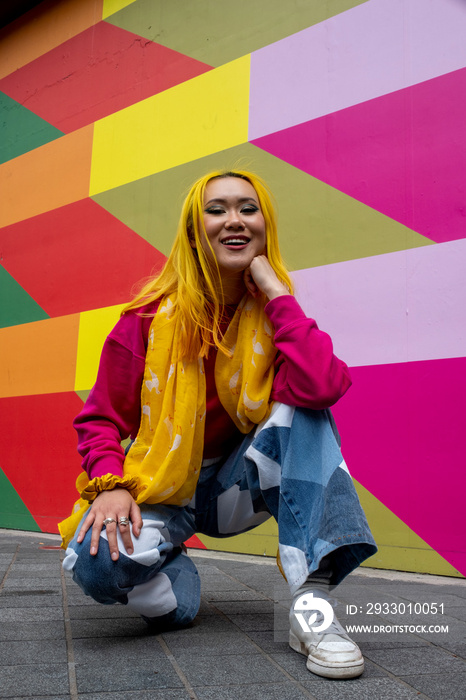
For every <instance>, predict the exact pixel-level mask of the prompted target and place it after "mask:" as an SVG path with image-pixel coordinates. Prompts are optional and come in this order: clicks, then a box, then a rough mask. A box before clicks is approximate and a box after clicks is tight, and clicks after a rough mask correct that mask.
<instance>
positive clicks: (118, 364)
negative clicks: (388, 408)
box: [74, 295, 351, 479]
mask: <svg viewBox="0 0 466 700" xmlns="http://www.w3.org/2000/svg"><path fill="white" fill-rule="evenodd" d="M157 305H158V302H156V303H155V305H153V306H152V307H148V308H150V309H151V310H152V309H153V310H154V311H155V309H156V308H157ZM148 308H146V309H145V311H147V310H148ZM265 310H266V313H267V315H268V317H269V319H270V320H271V322H272V324H273V326H274V329H275V336H274V343H275V346H276V348H277V350H278V351H279V352H278V355H277V358H276V360H275V379H274V383H273V388H272V395H271V398H272V400H274V401H280V402H281V403H285V404H288V405H290V406H301V407H304V408H313V409H323V408H328V407H330V406H332V405H333V404H334V403H336V402H337V401H338V399H340V398H341V397H342V396H343V394H344V393H345V392H346V391H347V389H348V388H349V387H350V386H351V379H350V375H349V370H348V367H347V366H346V364H345V363H344V362H342V361H341V360H339V359H338V358H337V357H336V356H335V355H334V354H333V345H332V341H331V338H330V336H329V335H327V333H324V332H323V331H321V330H319V328H318V327H317V324H316V322H315V321H314V319H312V318H307V317H306V316H305V314H304V312H303V310H302V309H301V307H300V306H299V304H298V302H297V301H296V299H295V297H293V296H288V295H285V296H281V297H277V298H276V299H273V300H272V301H270V302H269V303H268V304H267V305H266V307H265ZM151 322H152V318H151V317H147V316H146V317H142V316H140V315H139V314H138V312H137V311H136V312H131V313H128V314H126V315H125V316H123V317H122V318H121V319H120V320H119V321H118V323H117V324H116V326H115V328H114V329H113V330H112V332H111V333H110V335H109V336H108V338H107V340H106V341H105V345H104V347H103V350H102V355H101V359H100V366H99V372H98V375H97V381H96V383H95V385H94V387H93V389H92V391H91V393H90V394H89V397H88V399H87V401H86V404H85V406H84V408H83V410H82V411H81V413H80V414H79V415H78V416H77V417H76V419H75V421H74V427H75V428H76V430H77V432H78V451H79V453H80V455H81V456H82V458H83V461H82V466H83V469H84V470H85V471H86V472H87V474H88V475H89V478H90V479H92V478H94V477H96V476H103V475H104V474H108V473H110V474H116V475H118V476H121V475H122V474H123V462H124V452H123V449H122V447H121V444H120V443H121V441H122V440H124V439H125V438H127V437H128V436H131V437H132V438H134V437H135V436H136V434H137V432H138V429H139V421H140V415H141V413H140V411H141V386H142V380H143V376H144V365H145V356H146V349H147V338H148V335H149V328H150V325H151ZM215 356H216V353H215V352H211V353H210V355H209V358H208V359H207V360H205V361H204V370H205V373H206V385H207V387H206V408H207V412H206V426H205V440H204V445H205V447H204V458H211V457H218V456H221V455H223V454H227V453H228V452H229V451H230V450H231V449H232V447H233V445H234V444H236V443H237V442H238V440H239V439H241V437H242V436H241V433H240V432H239V431H238V430H237V428H236V426H235V424H234V423H233V421H232V420H231V418H230V416H229V415H228V413H227V412H226V411H225V409H224V408H223V406H222V404H221V403H220V401H219V399H218V396H217V391H216V387H215V379H214V367H215Z"/></svg>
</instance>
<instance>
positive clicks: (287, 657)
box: [270, 647, 388, 682]
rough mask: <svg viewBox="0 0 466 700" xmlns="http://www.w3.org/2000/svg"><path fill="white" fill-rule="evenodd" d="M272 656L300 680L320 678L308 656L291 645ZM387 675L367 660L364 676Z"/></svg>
mask: <svg viewBox="0 0 466 700" xmlns="http://www.w3.org/2000/svg"><path fill="white" fill-rule="evenodd" d="M270 656H271V658H272V659H274V661H276V662H277V664H278V665H279V666H281V668H283V669H284V670H285V671H286V672H287V673H289V674H290V675H291V676H292V677H293V678H295V679H296V680H298V681H300V682H303V681H309V680H315V679H318V678H319V677H318V676H316V675H314V674H312V673H311V672H310V671H309V670H308V669H307V667H306V657H305V656H304V655H303V654H298V653H297V652H295V651H293V649H291V648H290V647H288V649H287V651H286V652H284V653H273V652H271V653H270ZM387 675H388V673H387V672H386V671H384V670H383V669H380V668H379V667H378V666H376V665H375V664H374V663H372V662H371V661H369V660H368V659H366V660H365V668H364V674H363V676H362V677H363V678H386V677H387Z"/></svg>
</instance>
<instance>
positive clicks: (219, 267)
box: [61, 171, 376, 678]
mask: <svg viewBox="0 0 466 700" xmlns="http://www.w3.org/2000/svg"><path fill="white" fill-rule="evenodd" d="M350 384H351V380H350V378H349V372H348V368H347V366H346V365H345V364H344V362H342V361H341V360H339V359H338V358H337V357H336V356H335V355H334V354H333V348H332V342H331V339H330V337H329V336H328V335H327V334H326V333H323V332H322V331H320V330H319V329H318V327H317V324H316V322H315V321H314V320H313V319H311V318H307V317H306V316H305V314H304V312H303V311H302V309H301V308H300V306H299V304H298V302H297V301H296V299H295V297H294V296H293V293H292V283H291V280H290V278H289V276H288V273H287V272H286V269H285V267H284V264H283V261H282V259H281V255H280V252H279V247H278V239H277V226H276V218H275V213H274V209H273V206H272V203H271V199H270V196H269V194H268V190H267V188H266V186H265V184H264V183H263V182H262V180H261V179H260V178H258V177H257V176H255V175H253V174H252V173H248V172H242V171H241V172H240V171H234V172H213V173H209V174H207V175H205V176H204V177H202V178H201V179H199V180H198V181H197V182H196V183H195V184H194V185H193V186H192V188H191V190H190V192H189V194H188V196H187V198H186V201H185V203H184V206H183V209H182V213H181V218H180V223H179V227H178V233H177V236H176V239H175V242H174V245H173V249H172V251H171V253H170V256H169V258H168V260H167V263H166V265H165V267H164V269H163V270H162V272H161V273H160V274H159V275H158V276H157V277H156V278H154V279H152V280H151V281H150V282H149V284H147V285H146V286H145V288H144V289H143V290H142V292H141V293H140V294H139V295H138V296H137V297H136V298H135V299H134V300H133V302H132V303H131V304H129V306H128V307H127V308H126V309H125V310H124V312H123V314H122V318H121V319H120V321H119V322H118V323H117V325H116V327H115V328H114V330H113V331H112V332H111V333H110V335H109V337H108V339H107V341H106V343H105V346H104V348H103V351H102V357H101V362H100V367H99V373H98V377H97V381H96V384H95V386H94V388H93V389H92V391H91V393H90V396H89V398H88V400H87V402H86V405H85V406H84V408H83V410H82V412H81V413H80V415H79V416H78V417H77V418H76V420H75V427H76V429H77V432H78V436H79V451H80V454H81V455H82V457H83V469H84V472H83V474H81V475H80V477H79V478H78V481H77V487H78V491H79V492H80V494H81V498H80V500H79V501H78V502H77V503H76V504H75V509H74V513H73V515H72V516H71V517H70V518H68V520H66V521H64V522H63V523H61V532H62V534H63V537H64V543H65V546H66V545H67V546H68V548H67V555H66V558H65V561H64V566H65V568H66V569H68V570H70V571H72V572H73V577H74V579H75V581H77V582H78V584H79V585H80V586H81V587H82V589H83V590H84V591H85V592H86V593H87V594H89V595H91V596H92V597H93V598H95V600H97V601H100V602H102V603H115V602H120V603H123V604H125V605H128V606H129V607H130V608H132V609H133V610H135V611H137V612H139V613H140V614H141V615H142V616H143V617H144V619H145V620H146V621H147V622H148V623H149V624H151V625H152V626H154V628H156V629H159V630H162V629H167V628H170V627H171V628H173V627H179V626H184V625H187V624H189V623H190V622H191V621H192V620H193V618H194V617H195V616H196V614H197V611H198V608H199V602H200V585H199V577H198V574H197V570H196V568H195V566H194V563H193V562H192V560H191V559H190V558H189V557H188V556H187V554H186V551H185V548H184V547H183V542H184V541H185V540H186V539H188V538H189V537H190V536H192V535H193V534H194V533H196V532H198V533H205V534H207V535H210V536H214V537H228V536H231V535H235V534H238V533H239V532H244V531H246V530H249V529H251V528H253V527H255V526H256V525H259V524H260V523H262V522H264V521H265V520H266V519H267V518H269V517H270V516H273V517H274V518H276V520H277V522H278V530H279V565H280V567H281V570H282V573H283V574H284V576H285V578H286V580H287V582H288V584H289V587H290V591H291V594H292V596H293V605H292V607H291V612H290V645H291V646H292V648H293V649H295V650H296V651H298V652H300V653H302V654H304V655H306V656H307V657H308V661H307V666H308V668H309V669H310V670H311V671H313V672H315V673H317V674H319V675H322V676H327V677H337V678H345V677H354V676H357V675H360V674H361V673H362V671H363V667H364V662H363V659H362V656H361V653H360V651H359V649H358V647H357V646H356V644H354V642H352V641H351V640H350V639H349V637H348V636H347V635H346V633H345V631H344V630H343V628H342V627H341V626H340V625H339V623H338V622H337V621H336V620H335V619H334V621H333V623H332V626H331V627H329V628H328V629H326V630H324V631H321V632H319V631H317V632H316V631H314V629H313V628H309V626H307V629H306V626H305V628H304V629H306V631H304V630H303V628H302V626H301V624H299V621H297V618H296V615H295V614H294V607H293V606H294V603H295V601H297V600H298V599H301V596H302V595H306V594H307V593H312V592H314V593H315V595H316V596H318V597H321V598H322V597H324V598H325V597H326V595H327V590H328V589H329V587H331V586H334V585H336V584H338V583H339V582H340V581H341V580H342V579H343V578H344V577H345V576H346V575H347V574H348V573H349V572H350V571H352V570H353V569H354V568H355V567H357V566H358V565H359V564H360V563H361V562H362V561H364V559H366V558H367V557H368V556H370V555H372V554H374V552H375V551H376V547H375V543H374V540H373V538H372V535H371V533H370V531H369V527H368V525H367V521H366V519H365V516H364V513H363V511H362V509H361V507H360V504H359V501H358V498H357V495H356V493H355V490H354V487H353V484H352V481H351V478H350V476H349V474H348V471H347V469H346V466H345V463H344V460H343V458H342V456H341V452H340V449H339V439H338V433H337V431H336V428H335V426H334V423H333V420H332V417H331V414H330V412H329V410H328V408H329V407H330V406H331V405H333V404H334V403H335V402H336V401H338V399H339V398H340V397H341V396H342V395H343V394H344V393H345V392H346V390H347V389H348V388H349V386H350ZM128 436H131V437H132V438H133V442H132V445H131V447H130V449H129V451H128V453H127V455H126V456H125V454H124V451H123V449H122V447H121V441H122V440H124V439H125V438H127V437H128ZM75 531H76V533H75ZM301 600H302V599H301Z"/></svg>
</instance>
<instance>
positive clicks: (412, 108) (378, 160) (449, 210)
mask: <svg viewBox="0 0 466 700" xmlns="http://www.w3.org/2000/svg"><path fill="white" fill-rule="evenodd" d="M465 123H466V68H465V69H463V70H459V71H456V72H454V73H449V74H447V75H443V76H441V77H440V78H435V79H433V80H429V81H427V82H425V83H421V84H419V85H414V86H413V87H410V88H406V89H405V90H400V91H398V92H394V93H391V94H390V95H385V96H384V97H379V98H377V99H375V100H371V101H370V102H365V103H363V104H359V105H356V106H354V107H349V108H348V109H345V110H342V111H340V112H336V113H334V114H330V115H327V116H325V117H321V118H320V119H315V120H313V121H310V122H306V123H305V124H300V125H298V126H295V127H292V128H290V129H286V130H285V131H281V132H278V133H276V134H271V135H270V136H265V137H263V138H261V139H257V140H256V141H254V142H253V143H254V144H255V145H256V146H259V147H260V148H263V149H264V150H266V151H268V152H269V153H272V154H273V155H275V156H277V157H278V158H281V159H282V160H284V161H286V162H288V163H291V164H292V165H294V166H295V167H297V168H299V169H300V170H304V171H305V172H307V173H309V174H310V175H312V176H313V177H316V178H318V179H319V180H322V181H323V182H326V183H327V184H329V185H331V186H332V187H335V188H336V189H338V190H341V191H342V192H345V193H346V194H348V195H350V196H351V197H354V198H355V199H357V200H359V201H360V202H363V203H364V204H367V205H368V206H370V207H372V208H373V209H377V210H378V211H380V212H382V213H383V214H386V215H387V216H390V217H391V218H393V219H395V220H396V221H399V222H400V223H402V224H404V225H405V226H408V227H409V228H411V229H413V230H414V231H417V232H418V233H421V234H422V235H424V236H426V237H428V238H430V239H431V240H433V241H436V242H438V243H439V242H442V241H449V240H454V239H458V238H464V237H466V206H465V202H466V178H465V173H466V139H465V138H464V125H465Z"/></svg>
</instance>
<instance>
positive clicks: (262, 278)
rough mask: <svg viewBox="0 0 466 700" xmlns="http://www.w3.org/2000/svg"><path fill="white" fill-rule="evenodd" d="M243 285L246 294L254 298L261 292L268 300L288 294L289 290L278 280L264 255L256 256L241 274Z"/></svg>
mask: <svg viewBox="0 0 466 700" xmlns="http://www.w3.org/2000/svg"><path fill="white" fill-rule="evenodd" d="M243 279H244V284H245V285H246V289H247V290H248V292H249V293H250V294H251V295H252V296H253V297H254V298H256V297H257V296H258V294H259V293H260V292H263V293H264V294H265V296H266V297H267V298H268V299H269V301H270V300H271V299H275V297H281V296H284V295H285V294H289V293H290V292H289V290H288V288H287V287H285V285H284V284H282V282H280V280H279V279H278V277H277V275H276V274H275V272H274V269H273V267H272V266H271V264H270V263H269V261H268V260H267V257H266V256H265V255H257V256H256V257H255V258H254V259H253V260H252V261H251V264H250V266H249V267H248V268H246V270H245V271H244V273H243Z"/></svg>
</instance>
